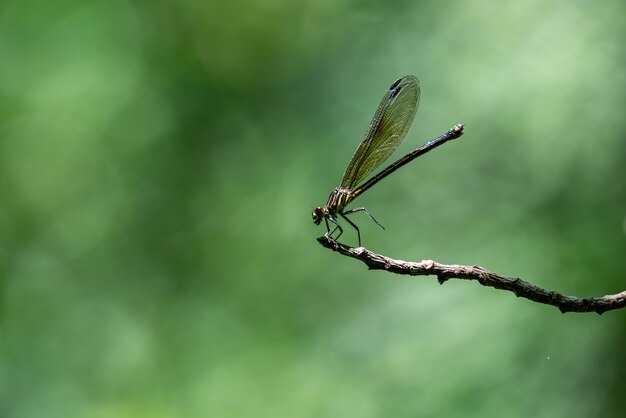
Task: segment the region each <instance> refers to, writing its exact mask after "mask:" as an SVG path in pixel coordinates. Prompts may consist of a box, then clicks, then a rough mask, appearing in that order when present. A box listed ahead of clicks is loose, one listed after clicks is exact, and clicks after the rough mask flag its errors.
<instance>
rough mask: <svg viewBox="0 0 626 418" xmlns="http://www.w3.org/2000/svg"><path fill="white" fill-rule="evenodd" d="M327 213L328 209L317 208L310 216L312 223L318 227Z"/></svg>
mask: <svg viewBox="0 0 626 418" xmlns="http://www.w3.org/2000/svg"><path fill="white" fill-rule="evenodd" d="M327 213H328V209H326V208H325V207H319V206H318V207H316V208H315V209H313V213H312V214H311V216H312V217H313V223H314V224H315V225H319V224H320V222H322V219H323V218H324V216H326V214H327Z"/></svg>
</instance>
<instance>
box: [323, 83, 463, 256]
mask: <svg viewBox="0 0 626 418" xmlns="http://www.w3.org/2000/svg"><path fill="white" fill-rule="evenodd" d="M419 99H420V85H419V81H418V80H417V78H416V77H414V76H412V75H407V76H404V77H402V78H400V79H399V80H396V81H395V82H394V83H393V84H392V85H391V87H390V88H389V90H388V91H387V93H386V94H385V96H383V99H382V100H381V102H380V104H379V105H378V109H377V110H376V113H375V114H374V118H373V119H372V122H371V123H370V126H369V128H368V130H367V132H366V134H365V138H364V139H363V141H362V142H361V143H360V144H359V147H358V148H357V149H356V152H355V153H354V155H353V156H352V159H351V160H350V163H348V167H347V168H346V171H345V173H344V174H343V179H342V180H341V185H340V186H339V187H337V188H335V190H333V191H332V192H331V194H330V196H329V197H328V201H327V202H326V205H325V206H320V207H317V208H315V209H313V214H312V216H313V222H314V223H315V224H316V225H319V224H320V223H321V222H322V219H323V220H324V222H325V223H326V236H327V237H331V238H332V235H333V234H334V233H335V231H337V230H338V231H339V234H338V235H337V237H336V238H335V239H339V236H341V234H342V233H343V228H341V226H340V225H339V222H337V217H338V216H341V217H342V218H343V219H345V220H346V222H348V223H349V224H350V225H351V226H352V227H353V228H354V229H356V232H357V236H358V240H359V246H360V245H361V231H359V228H358V227H357V226H356V225H355V224H354V223H353V222H352V221H351V220H350V219H348V217H347V215H349V214H351V213H355V212H365V213H366V214H367V215H368V216H369V217H370V218H372V220H373V221H374V222H376V224H377V225H378V226H380V227H381V228H383V229H385V228H384V227H383V226H382V225H381V224H380V223H379V222H378V221H377V220H376V219H374V217H373V216H372V215H371V214H370V213H369V212H368V211H367V209H365V208H364V207H359V208H355V209H349V210H345V209H346V206H347V205H348V204H349V203H350V202H352V201H353V200H354V199H356V198H357V197H358V196H359V195H361V194H362V193H363V192H365V191H366V190H368V189H369V188H370V187H372V186H373V185H375V184H376V183H378V182H379V181H381V180H382V179H384V178H385V177H387V176H388V175H389V174H391V173H393V172H394V171H396V170H397V169H398V168H400V167H402V166H403V165H405V164H407V163H409V162H411V161H413V159H415V158H417V157H419V156H420V155H422V154H425V153H427V152H428V151H430V150H432V149H434V148H436V147H438V146H439V145H441V144H443V143H445V142H447V141H449V140H451V139H456V138H458V137H460V136H461V135H462V134H463V125H462V124H457V125H454V126H453V127H452V128H451V129H450V130H449V131H448V132H446V133H445V134H443V135H441V136H439V137H437V138H435V139H433V140H431V141H428V142H427V143H425V144H424V145H422V146H421V147H419V148H416V149H414V150H413V151H411V152H409V153H408V154H406V155H405V156H404V157H402V158H400V159H399V160H398V161H396V162H394V163H393V164H391V165H390V166H388V167H387V168H385V169H384V170H382V171H381V172H379V173H378V174H376V175H374V176H372V177H371V178H370V179H369V180H367V181H366V182H363V180H364V179H365V178H366V177H367V176H368V175H369V174H370V173H371V172H372V171H374V169H376V167H378V166H379V165H380V164H382V163H383V161H385V160H386V159H387V158H389V156H390V155H391V154H392V153H393V152H394V151H395V149H396V148H397V147H398V145H399V144H400V142H402V140H403V139H404V136H405V135H406V133H407V131H408V130H409V127H410V126H411V122H413V118H414V117H415V112H416V110H417V105H418V103H419ZM329 222H330V223H332V224H333V225H334V229H333V230H332V231H331V230H330V225H329Z"/></svg>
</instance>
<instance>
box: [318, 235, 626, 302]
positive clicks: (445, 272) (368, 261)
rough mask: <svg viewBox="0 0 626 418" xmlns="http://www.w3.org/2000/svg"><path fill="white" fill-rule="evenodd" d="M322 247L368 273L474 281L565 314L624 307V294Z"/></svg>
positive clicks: (331, 244)
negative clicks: (564, 289)
mask: <svg viewBox="0 0 626 418" xmlns="http://www.w3.org/2000/svg"><path fill="white" fill-rule="evenodd" d="M317 240H318V241H319V243H320V244H322V246H324V247H326V248H329V249H331V250H333V251H336V252H338V253H340V254H343V255H345V256H348V257H352V258H355V259H357V260H360V261H362V262H363V263H365V265H367V267H368V268H369V269H370V270H387V271H389V272H390V273H395V274H405V275H409V276H431V275H432V276H437V280H438V281H439V283H440V284H443V283H445V282H446V281H447V280H449V279H461V280H476V281H477V282H478V283H480V284H481V285H483V286H489V287H493V288H495V289H502V290H508V291H510V292H513V293H514V294H515V296H517V297H523V298H526V299H529V300H532V301H533V302H538V303H544V304H546V305H552V306H555V307H557V308H559V310H560V311H561V312H562V313H566V312H597V313H598V314H602V313H604V312H606V311H610V310H613V309H621V308H624V307H626V290H625V291H623V292H621V293H617V294H615V295H606V296H602V297H591V298H578V297H575V296H565V295H563V294H561V293H559V292H555V291H553V290H546V289H543V288H541V287H539V286H535V285H533V284H531V283H528V282H525V281H524V280H522V279H519V278H511V277H505V276H501V275H499V274H496V273H492V272H490V271H488V270H485V269H484V268H482V267H480V266H462V265H456V264H452V265H447V264H440V263H437V262H435V261H432V260H423V261H421V262H419V263H418V262H413V261H402V260H394V259H392V258H389V257H385V256H384V255H381V254H376V253H374V252H371V251H369V250H368V249H366V248H364V247H357V248H353V247H348V246H346V245H343V244H341V243H338V242H336V241H334V240H332V239H330V238H328V237H326V236H324V237H320V238H318V239H317Z"/></svg>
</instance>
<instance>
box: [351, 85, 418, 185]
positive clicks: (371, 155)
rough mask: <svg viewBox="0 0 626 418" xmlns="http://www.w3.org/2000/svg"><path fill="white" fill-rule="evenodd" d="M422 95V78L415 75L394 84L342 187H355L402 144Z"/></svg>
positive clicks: (360, 145)
mask: <svg viewBox="0 0 626 418" xmlns="http://www.w3.org/2000/svg"><path fill="white" fill-rule="evenodd" d="M419 98H420V86H419V81H418V80H417V78H416V77H414V76H412V75H407V76H404V77H402V78H400V79H398V80H396V81H395V82H394V83H393V84H392V85H391V87H390V88H389V90H388V91H387V93H386V94H385V96H384V97H383V99H382V100H381V101H380V104H379V105H378V109H377V110H376V113H375V114H374V118H373V119H372V122H371V123H370V126H369V128H368V130H367V133H366V134H365V138H364V139H363V141H362V142H361V143H360V144H359V147H358V148H357V149H356V151H355V153H354V155H353V156H352V159H351V160H350V163H349V164H348V167H347V168H346V172H345V173H344V174H343V179H342V180H341V187H343V188H346V189H350V190H352V189H353V188H354V187H355V186H357V185H358V184H359V183H360V182H361V181H362V180H363V179H364V178H365V177H367V176H368V175H369V174H370V173H371V172H372V171H373V170H374V169H375V168H376V167H378V166H379V165H380V164H382V162H383V161H385V160H386V159H387V158H389V156H390V155H391V154H392V153H393V152H394V151H395V150H396V148H398V145H400V142H402V140H403V139H404V136H405V135H406V132H407V131H408V130H409V127H410V126H411V122H413V118H414V117H415V112H416V110H417V105H418V103H419Z"/></svg>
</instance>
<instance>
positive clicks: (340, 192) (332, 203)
mask: <svg viewBox="0 0 626 418" xmlns="http://www.w3.org/2000/svg"><path fill="white" fill-rule="evenodd" d="M352 199H354V196H353V194H352V191H351V190H349V189H345V188H343V187H336V188H335V190H333V191H332V192H331V193H330V196H328V201H327V202H326V205H325V206H319V207H316V208H315V209H313V213H312V217H313V223H315V225H319V224H320V222H322V219H324V218H329V217H330V218H331V219H334V218H335V217H336V216H337V214H338V213H343V209H344V208H345V207H346V205H347V204H348V203H350V201H352Z"/></svg>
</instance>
